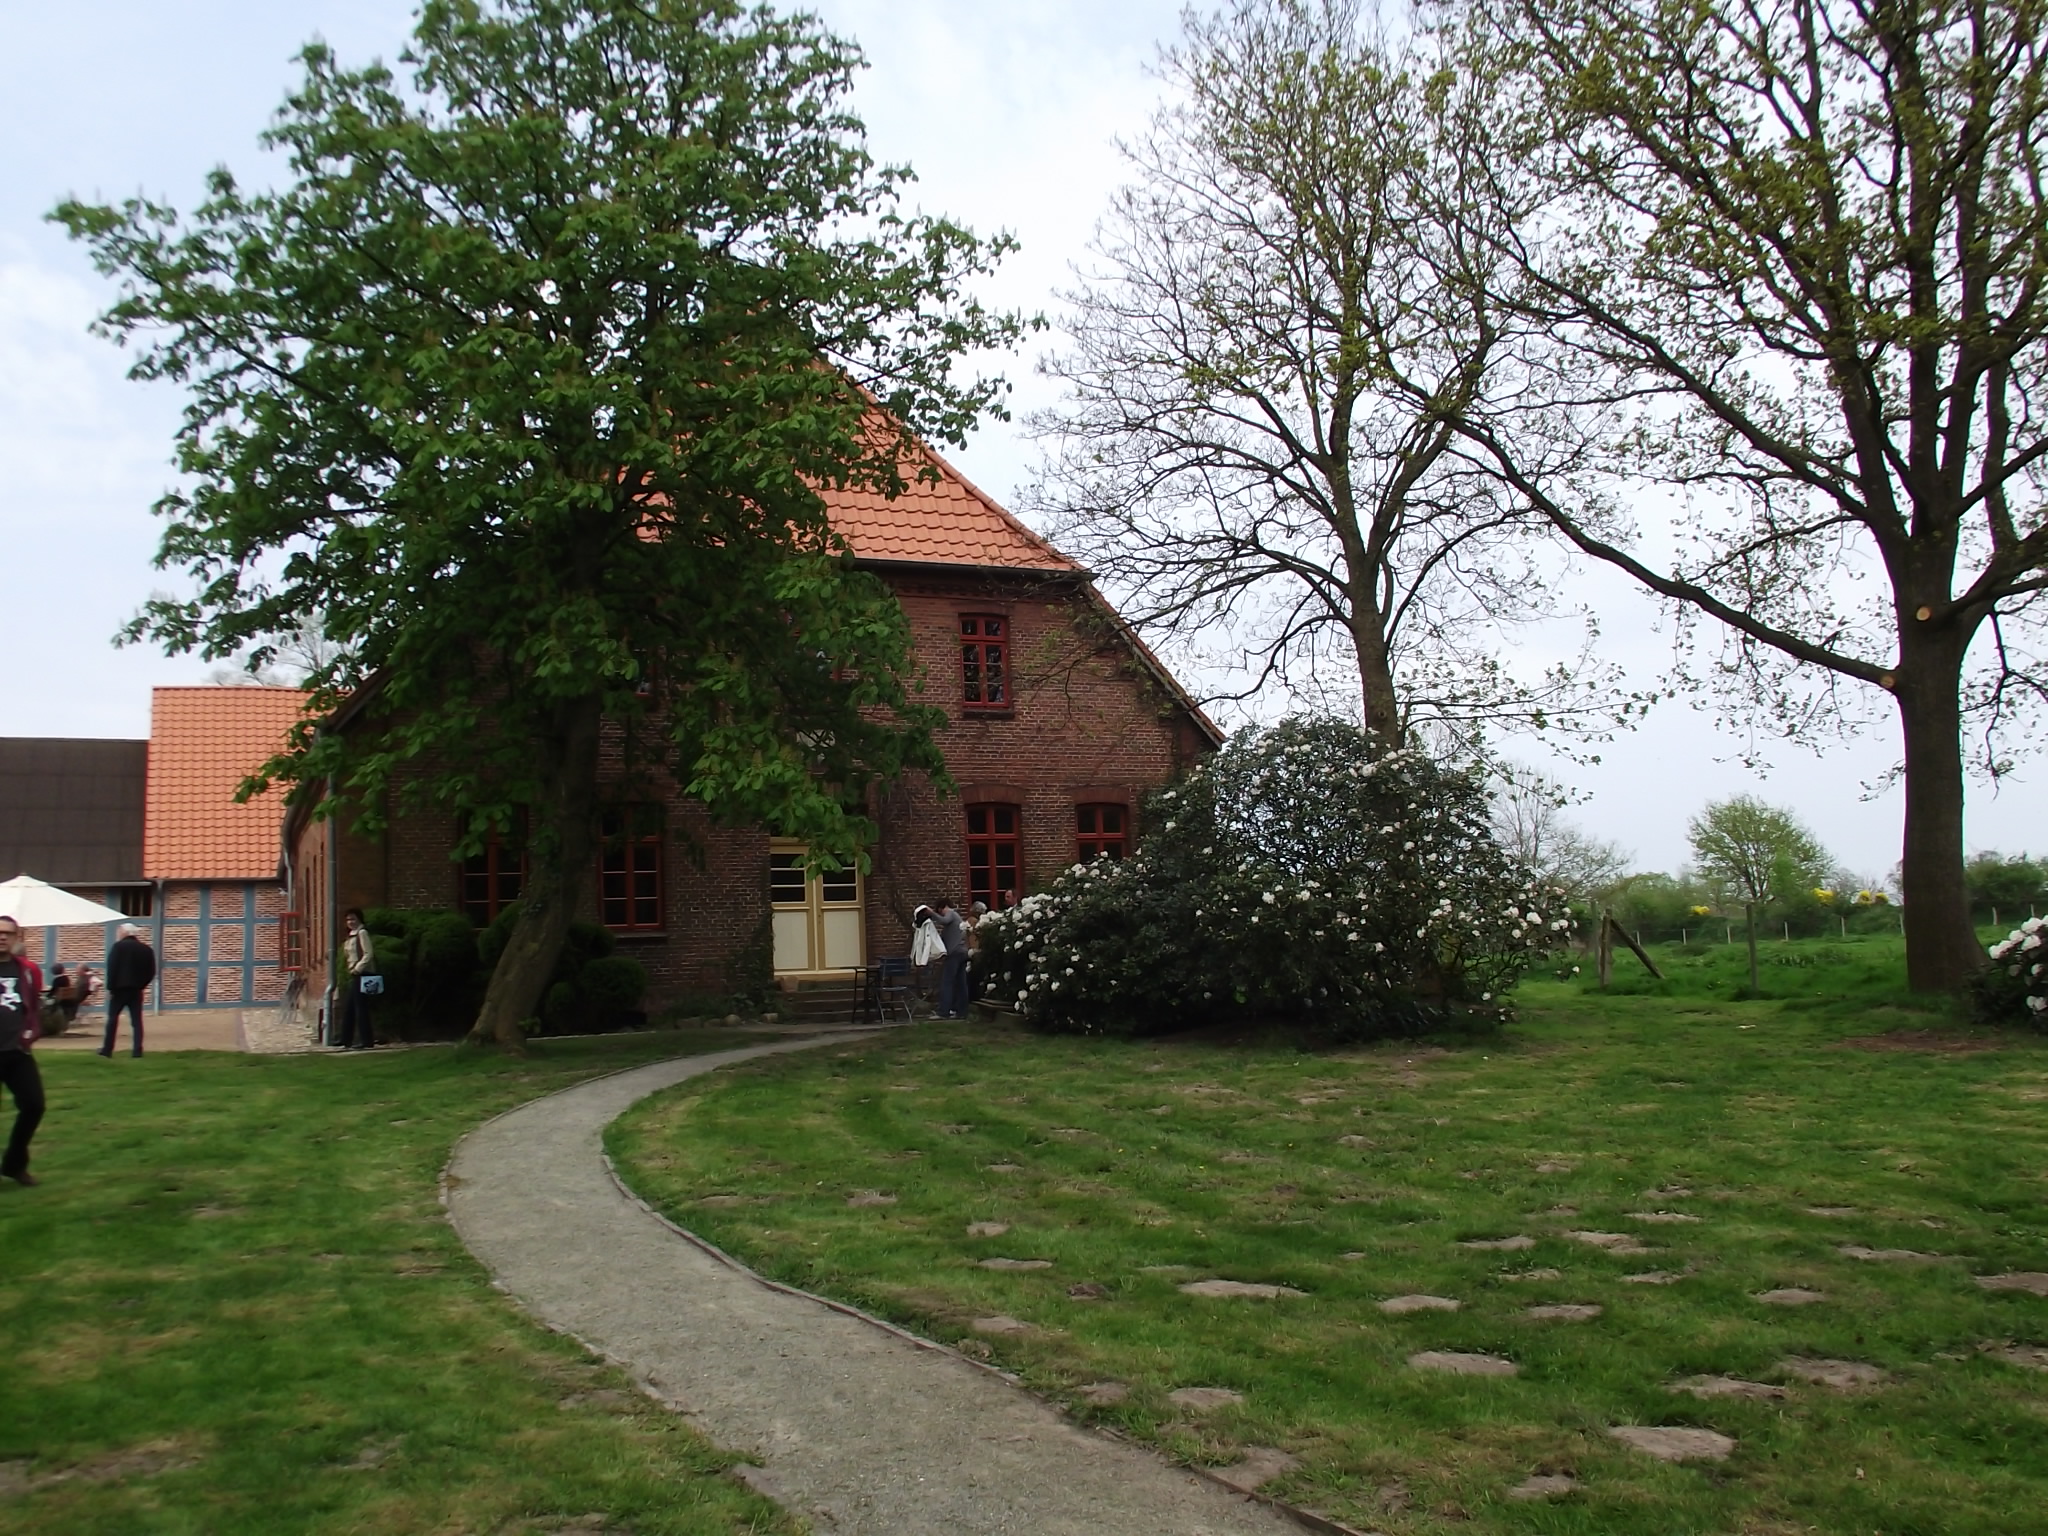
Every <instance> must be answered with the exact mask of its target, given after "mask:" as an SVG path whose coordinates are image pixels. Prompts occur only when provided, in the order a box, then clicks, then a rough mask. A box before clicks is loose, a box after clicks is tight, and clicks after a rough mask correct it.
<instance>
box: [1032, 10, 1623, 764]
mask: <svg viewBox="0 0 2048 1536" xmlns="http://www.w3.org/2000/svg"><path fill="white" fill-rule="evenodd" d="M1162 72H1163V75H1164V77H1165V81H1166V84H1167V86H1168V88H1169V97H1170V99H1169V103H1168V104H1167V105H1165V106H1163V107H1162V108H1161V109H1160V111H1159V112H1158V114H1157V115H1156V116H1155V118H1154V120H1153V122H1152V125H1151V127H1150V130H1149V131H1148V132H1147V133H1146V134H1145V136H1144V137H1143V138H1142V139H1140V140H1139V141H1137V142H1136V143H1134V144H1130V145H1126V146H1125V147H1124V150H1125V153H1126V155H1127V156H1128V158H1129V161H1130V164H1131V166H1132V169H1133V170H1134V172H1135V173H1136V174H1135V180H1134V182H1133V183H1132V184H1131V185H1129V186H1127V187H1126V188H1124V189H1123V190H1122V191H1121V192H1120V193H1119V194H1118V196H1117V198H1116V200H1115V203H1114V205H1113V206H1112V208H1111V211H1110V213H1109V215H1108V216H1107V218H1106V219H1105V220H1104V222H1103V224H1102V226H1101V228H1100V231H1099V234H1098V238H1097V242H1096V252H1097V254H1098V255H1099V257H1100V258H1101V259H1100V263H1099V264H1098V266H1097V267H1096V268H1095V269H1093V270H1091V271H1087V272H1084V273H1083V274H1082V282H1081V286H1080V287H1079V289H1078V290H1077V291H1075V292H1073V293H1071V294H1068V295H1066V296H1065V297H1066V298H1067V300H1068V302H1069V304H1070V306H1071V319H1070V322H1069V330H1070V336H1071V345H1070V347H1069V348H1068V349H1067V350H1066V351H1064V352H1063V353H1061V354H1059V355H1057V356H1055V357H1054V358H1052V359H1050V360H1049V361H1048V363H1047V364H1046V367H1047V369H1048V370H1049V371H1050V372H1051V373H1052V374H1053V375H1054V376H1055V377H1057V378H1059V379H1061V380H1062V381H1064V383H1065V384H1066V386H1067V399H1066V401H1065V403H1064V404H1063V405H1062V406H1061V407H1059V408H1057V409H1055V410H1052V411H1048V412H1045V413H1042V414H1041V415H1040V416H1039V417H1038V418H1036V420H1035V422H1034V425H1035V428H1036V430H1037V431H1038V432H1039V433H1040V434H1041V436H1042V438H1043V440H1044V441H1045V442H1046V443H1047V445H1048V454H1047V462H1046V465H1045V470H1044V473H1043V475H1042V477H1041V481H1040V483H1039V485H1038V487H1037V489H1036V492H1035V495H1034V500H1035V503H1036V505H1037V507H1038V509H1039V510H1041V511H1043V512H1046V513H1048V514H1049V515H1050V517H1051V520H1052V521H1053V523H1054V525H1055V526H1056V528H1057V531H1058V533H1059V536H1060V537H1061V538H1062V540H1063V541H1064V542H1065V543H1066V544H1067V545H1068V546H1069V547H1071V548H1073V549H1074V550H1075V551H1076V553H1078V554H1080V555H1081V556H1082V557H1083V558H1085V559H1087V560H1088V561H1090V563H1091V564H1093V565H1094V566H1095V568H1096V569H1097V570H1098V571H1099V572H1101V573H1102V574H1103V576H1104V577H1105V578H1106V579H1107V580H1108V581H1109V582H1110V583H1111V584H1112V585H1113V586H1115V587H1117V588H1119V589H1120V594H1121V595H1122V596H1123V597H1124V598H1125V599H1126V604H1125V606H1126V611H1127V612H1128V613H1129V614H1130V616H1131V617H1132V619H1133V620H1134V622H1135V623H1137V624H1138V625H1139V626H1140V628H1142V629H1145V630H1148V631H1151V632H1153V633H1155V634H1159V635H1162V636H1166V637H1171V638H1177V639H1179V640H1181V641H1183V642H1186V643H1188V644H1189V645H1190V646H1191V647H1192V648H1193V649H1194V650H1195V651H1196V654H1197V655H1198V656H1199V657H1200V658H1201V659H1203V660H1206V661H1208V662H1211V663H1212V664H1221V665H1223V666H1224V667H1225V668H1226V670H1227V669H1229V668H1233V667H1234V668H1235V669H1236V670H1237V681H1238V683H1239V684H1240V685H1241V686H1238V687H1236V688H1234V689H1230V690H1226V691H1225V692H1223V693H1222V694H1220V695H1219V696H1220V697H1225V698H1236V699H1243V698H1246V697H1248V696H1250V695H1252V694H1254V693H1256V692H1258V691H1259V690H1261V689H1264V688H1267V687H1269V686H1270V685H1273V684H1276V683H1277V684H1278V685H1280V686H1282V687H1283V688H1285V689H1286V690H1287V691H1289V692H1291V693H1292V694H1294V695H1295V697H1296V698H1298V699H1305V700H1307V701H1308V702H1310V703H1312V704H1314V705H1317V706H1321V707H1331V706H1332V705H1338V706H1341V705H1343V704H1347V703H1348V704H1349V705H1350V709H1349V710H1347V712H1352V711H1355V712H1356V713H1357V714H1358V715H1359V717H1360V718H1361V719H1362V720H1363V722H1364V724H1365V725H1366V726H1368V727H1369V728H1370V729H1372V730H1373V731H1375V732H1376V733H1378V734H1379V736H1380V738H1381V739H1384V740H1395V739H1401V738H1404V737H1406V736H1408V735H1410V734H1411V733H1412V732H1414V731H1415V730H1417V729H1423V730H1426V731H1427V732H1428V733H1429V734H1431V735H1432V736H1434V737H1436V738H1438V739H1439V740H1441V739H1442V738H1443V737H1444V736H1445V735H1449V736H1450V737H1452V738H1454V739H1462V740H1464V741H1465V742H1467V743H1469V742H1470V741H1472V740H1473V739H1474V738H1476V737H1477V736H1478V735H1479V734H1480V733H1482V732H1483V731H1484V730H1485V728H1487V727H1489V726H1506V727H1511V728H1538V729H1548V730H1550V731H1552V732H1553V733H1555V734H1559V735H1562V736H1566V737H1573V736H1576V737H1579V738H1586V737H1594V738H1597V737H1599V736H1601V735H1603V734H1605V733H1607V732H1609V731H1611V730H1612V729H1613V728H1614V727H1615V726H1616V724H1617V723H1619V722H1621V721H1624V720H1626V719H1628V718H1629V716H1630V715H1631V714H1632V713H1633V712H1634V711H1635V710H1636V709H1637V708H1639V707H1641V706H1642V705H1643V704H1645V703H1646V702H1647V701H1646V700H1643V699H1641V698H1639V697H1636V696H1633V695H1629V694H1626V693H1624V692H1622V691H1621V689H1620V688H1619V687H1618V686H1617V678H1618V673H1616V672H1615V671H1614V670H1613V669H1612V668H1609V667H1606V666H1604V665H1602V664H1601V663H1600V662H1599V661H1598V660H1597V659H1596V657H1595V656H1594V654H1593V638H1594V633H1595V632H1594V630H1593V628H1592V625H1591V619H1590V615H1585V614H1581V615H1579V616H1578V617H1579V618H1580V620H1581V621H1582V622H1583V623H1584V625H1585V632H1584V636H1583V640H1582V642H1581V643H1580V644H1578V645H1577V646H1576V647H1567V648H1566V650H1565V654H1564V655H1562V656H1561V657H1560V658H1558V659H1556V660H1555V661H1554V662H1553V663H1552V664H1551V665H1549V666H1548V667H1547V668H1544V667H1540V666H1539V667H1538V668H1534V669H1531V668H1526V667H1524V668H1520V669H1518V668H1516V667H1514V666H1512V665H1510V663H1509V661H1508V660H1507V659H1506V657H1505V655H1504V650H1505V645H1504V642H1505V640H1506V637H1508V636H1509V635H1511V634H1513V633H1514V632H1516V631H1517V630H1520V629H1522V628H1523V627H1524V626H1527V625H1529V624H1532V623H1535V622H1537V621H1541V620H1549V619H1554V618H1555V617H1557V616H1558V615H1559V614H1560V613H1561V612H1564V611H1566V610H1565V608H1564V605H1563V604H1561V603H1560V601H1559V599H1558V597H1557V595H1556V593H1555V592H1554V590H1553V589H1552V586H1551V582H1550V580H1549V575H1550V569H1551V564H1552V562H1550V561H1548V560H1547V559H1546V557H1545V550H1544V548H1543V544H1544V530H1543V528H1542V526H1541V519H1540V518H1534V519H1532V518H1531V517H1530V516H1529V515H1528V513H1527V511H1526V508H1525V506H1524V503H1523V501H1522V499H1521V498H1520V497H1519V496H1518V495H1516V494H1514V493H1513V492H1511V491H1504V490H1503V488H1502V486H1501V484H1500V482H1499V481H1498V480H1497V479H1496V478H1495V477H1494V475H1493V473H1492V466H1491V465H1490V464H1484V463H1481V462H1479V461H1478V460H1477V459H1476V458H1475V456H1474V454H1473V451H1472V447H1471V445H1470V444H1469V443H1468V442H1467V441H1466V440H1465V439H1463V438H1461V437H1460V435H1459V433H1458V432H1457V431H1456V430H1455V428H1454V423H1455V422H1457V421H1458V420H1459V419H1460V418H1461V417H1463V416H1465V415H1468V414H1470V413H1472V412H1473V411H1474V410H1475V409H1476V408H1477V407H1478V406H1479V405H1480V404H1481V403H1484V404H1485V405H1486V406H1487V407H1488V408H1489V409H1490V410H1492V411H1493V412H1495V413H1496V414H1497V413H1499V412H1504V411H1506V410H1507V409H1508V408H1509V407H1510V406H1511V404H1512V402H1510V401H1508V400H1506V399H1505V398H1500V397H1497V396H1496V395H1495V394H1494V393H1493V373H1492V370H1491V364H1492V361H1493V358H1494V356H1495V354H1496V352H1497V351H1498V350H1500V349H1502V348H1503V347H1504V346H1506V345H1508V343H1509V342H1510V341H1511V340H1512V328H1513V326H1514V325H1515V324H1517V323H1518V322H1517V321H1516V320H1515V318H1514V316H1513V314H1512V312H1511V311H1508V310H1506V309H1504V308H1502V307H1501V306H1499V305H1498V304H1497V303H1496V302H1495V301H1494V300H1493V299H1492V297H1491V291H1492V288H1493V286H1494V285H1493V284H1491V283H1489V282H1488V281H1484V280H1482V274H1478V273H1475V272H1474V271H1472V270H1470V269H1471V266H1472V264H1473V262H1474V261H1475V259H1484V260H1489V261H1494V262H1496V263H1497V262H1498V260H1499V258H1498V256H1497V255H1495V254H1493V253H1491V250H1490V247H1489V246H1487V245H1485V244H1484V243H1479V242H1473V241H1471V240H1469V239H1468V238H1466V237H1465V236H1464V234H1463V232H1462V229H1461V225H1460V221H1459V220H1457V219H1455V218H1446V217H1445V216H1444V209H1445V206H1446V204H1447V203H1452V204H1454V203H1455V201H1456V199H1457V197H1458V195H1459V189H1460V188H1461V187H1462V186H1463V185H1464V183H1465V181H1466V179H1467V178H1468V177H1470V176H1472V175H1473V174H1474V164H1475V162H1476V161H1477V159H1478V158H1479V157H1480V156H1481V155H1482V154H1483V153H1484V150H1485V146H1484V145H1482V144H1480V143H1478V142H1476V141H1474V140H1472V139H1471V138H1469V137H1467V136H1466V133H1465V125H1466V124H1467V123H1468V122H1469V121H1470V120H1471V119H1470V117H1469V115H1468V114H1464V113H1461V112H1460V111H1458V110H1456V102H1455V101H1454V100H1452V99H1451V97H1449V96H1447V95H1446V94H1445V92H1444V91H1443V90H1442V89H1441V88H1440V85H1439V84H1438V83H1433V81H1432V79H1431V78H1430V71H1429V69H1428V68H1427V67H1426V65H1424V64H1423V63H1422V62H1421V61H1419V60H1418V59H1417V58H1416V57H1415V56H1413V55H1412V54H1411V53H1410V52H1409V51H1408V49H1407V47H1406V46H1405V45H1404V44H1402V43H1399V42H1397V41H1394V40H1392V39H1391V38H1390V37H1389V35H1388V34H1387V33H1386V32H1384V31H1383V30H1382V29H1381V28H1380V27H1379V25H1378V22H1377V19H1376V17H1374V16H1373V15H1371V14H1370V13H1368V12H1367V11H1366V10H1365V9H1364V8H1363V7H1362V5H1361V3H1360V0H1238V3H1237V4H1236V5H1235V6H1234V7H1233V8H1232V9H1230V10H1228V11H1227V12H1225V13H1224V14H1222V15H1220V16H1217V17H1213V18H1204V17H1200V16H1197V15H1195V14H1193V13H1192V12H1191V13H1190V14H1189V16H1188V18H1187V20H1186V22H1185V32H1184V35H1183V37H1182V38H1181V40H1180V42H1179V44H1178V45H1177V46H1175V47H1173V48H1171V49H1169V50H1167V51H1166V52H1165V53H1164V55H1163V71H1162ZM1340 664H1341V667H1342V670H1343V673H1345V674H1348V675H1353V676H1355V687H1354V686H1350V685H1346V684H1342V683H1339V682H1337V681H1336V680H1335V679H1334V678H1333V675H1332V674H1333V672H1335V671H1336V670H1337V669H1338V667H1339V666H1340Z"/></svg>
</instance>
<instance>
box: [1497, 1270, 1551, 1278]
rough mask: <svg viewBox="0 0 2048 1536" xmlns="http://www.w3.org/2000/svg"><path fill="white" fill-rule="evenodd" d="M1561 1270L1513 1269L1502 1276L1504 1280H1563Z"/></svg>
mask: <svg viewBox="0 0 2048 1536" xmlns="http://www.w3.org/2000/svg"><path fill="white" fill-rule="evenodd" d="M1563 1278H1564V1271H1563V1270H1561V1269H1511V1270H1509V1271H1507V1273H1505V1274H1503V1275H1502V1276H1501V1279H1503V1280H1562V1279H1563Z"/></svg>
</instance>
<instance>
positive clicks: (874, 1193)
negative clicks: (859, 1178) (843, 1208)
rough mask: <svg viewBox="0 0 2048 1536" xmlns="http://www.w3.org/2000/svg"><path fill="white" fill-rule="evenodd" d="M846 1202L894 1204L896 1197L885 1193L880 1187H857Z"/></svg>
mask: <svg viewBox="0 0 2048 1536" xmlns="http://www.w3.org/2000/svg"><path fill="white" fill-rule="evenodd" d="M846 1203H847V1204H848V1205H851V1206H866V1205H894V1204H895V1203H896V1197H895V1196H894V1195H885V1194H883V1193H882V1192H881V1191H880V1190H879V1189H857V1190H855V1191H854V1192H853V1193H852V1194H850V1195H848V1196H847V1197H846Z"/></svg>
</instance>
